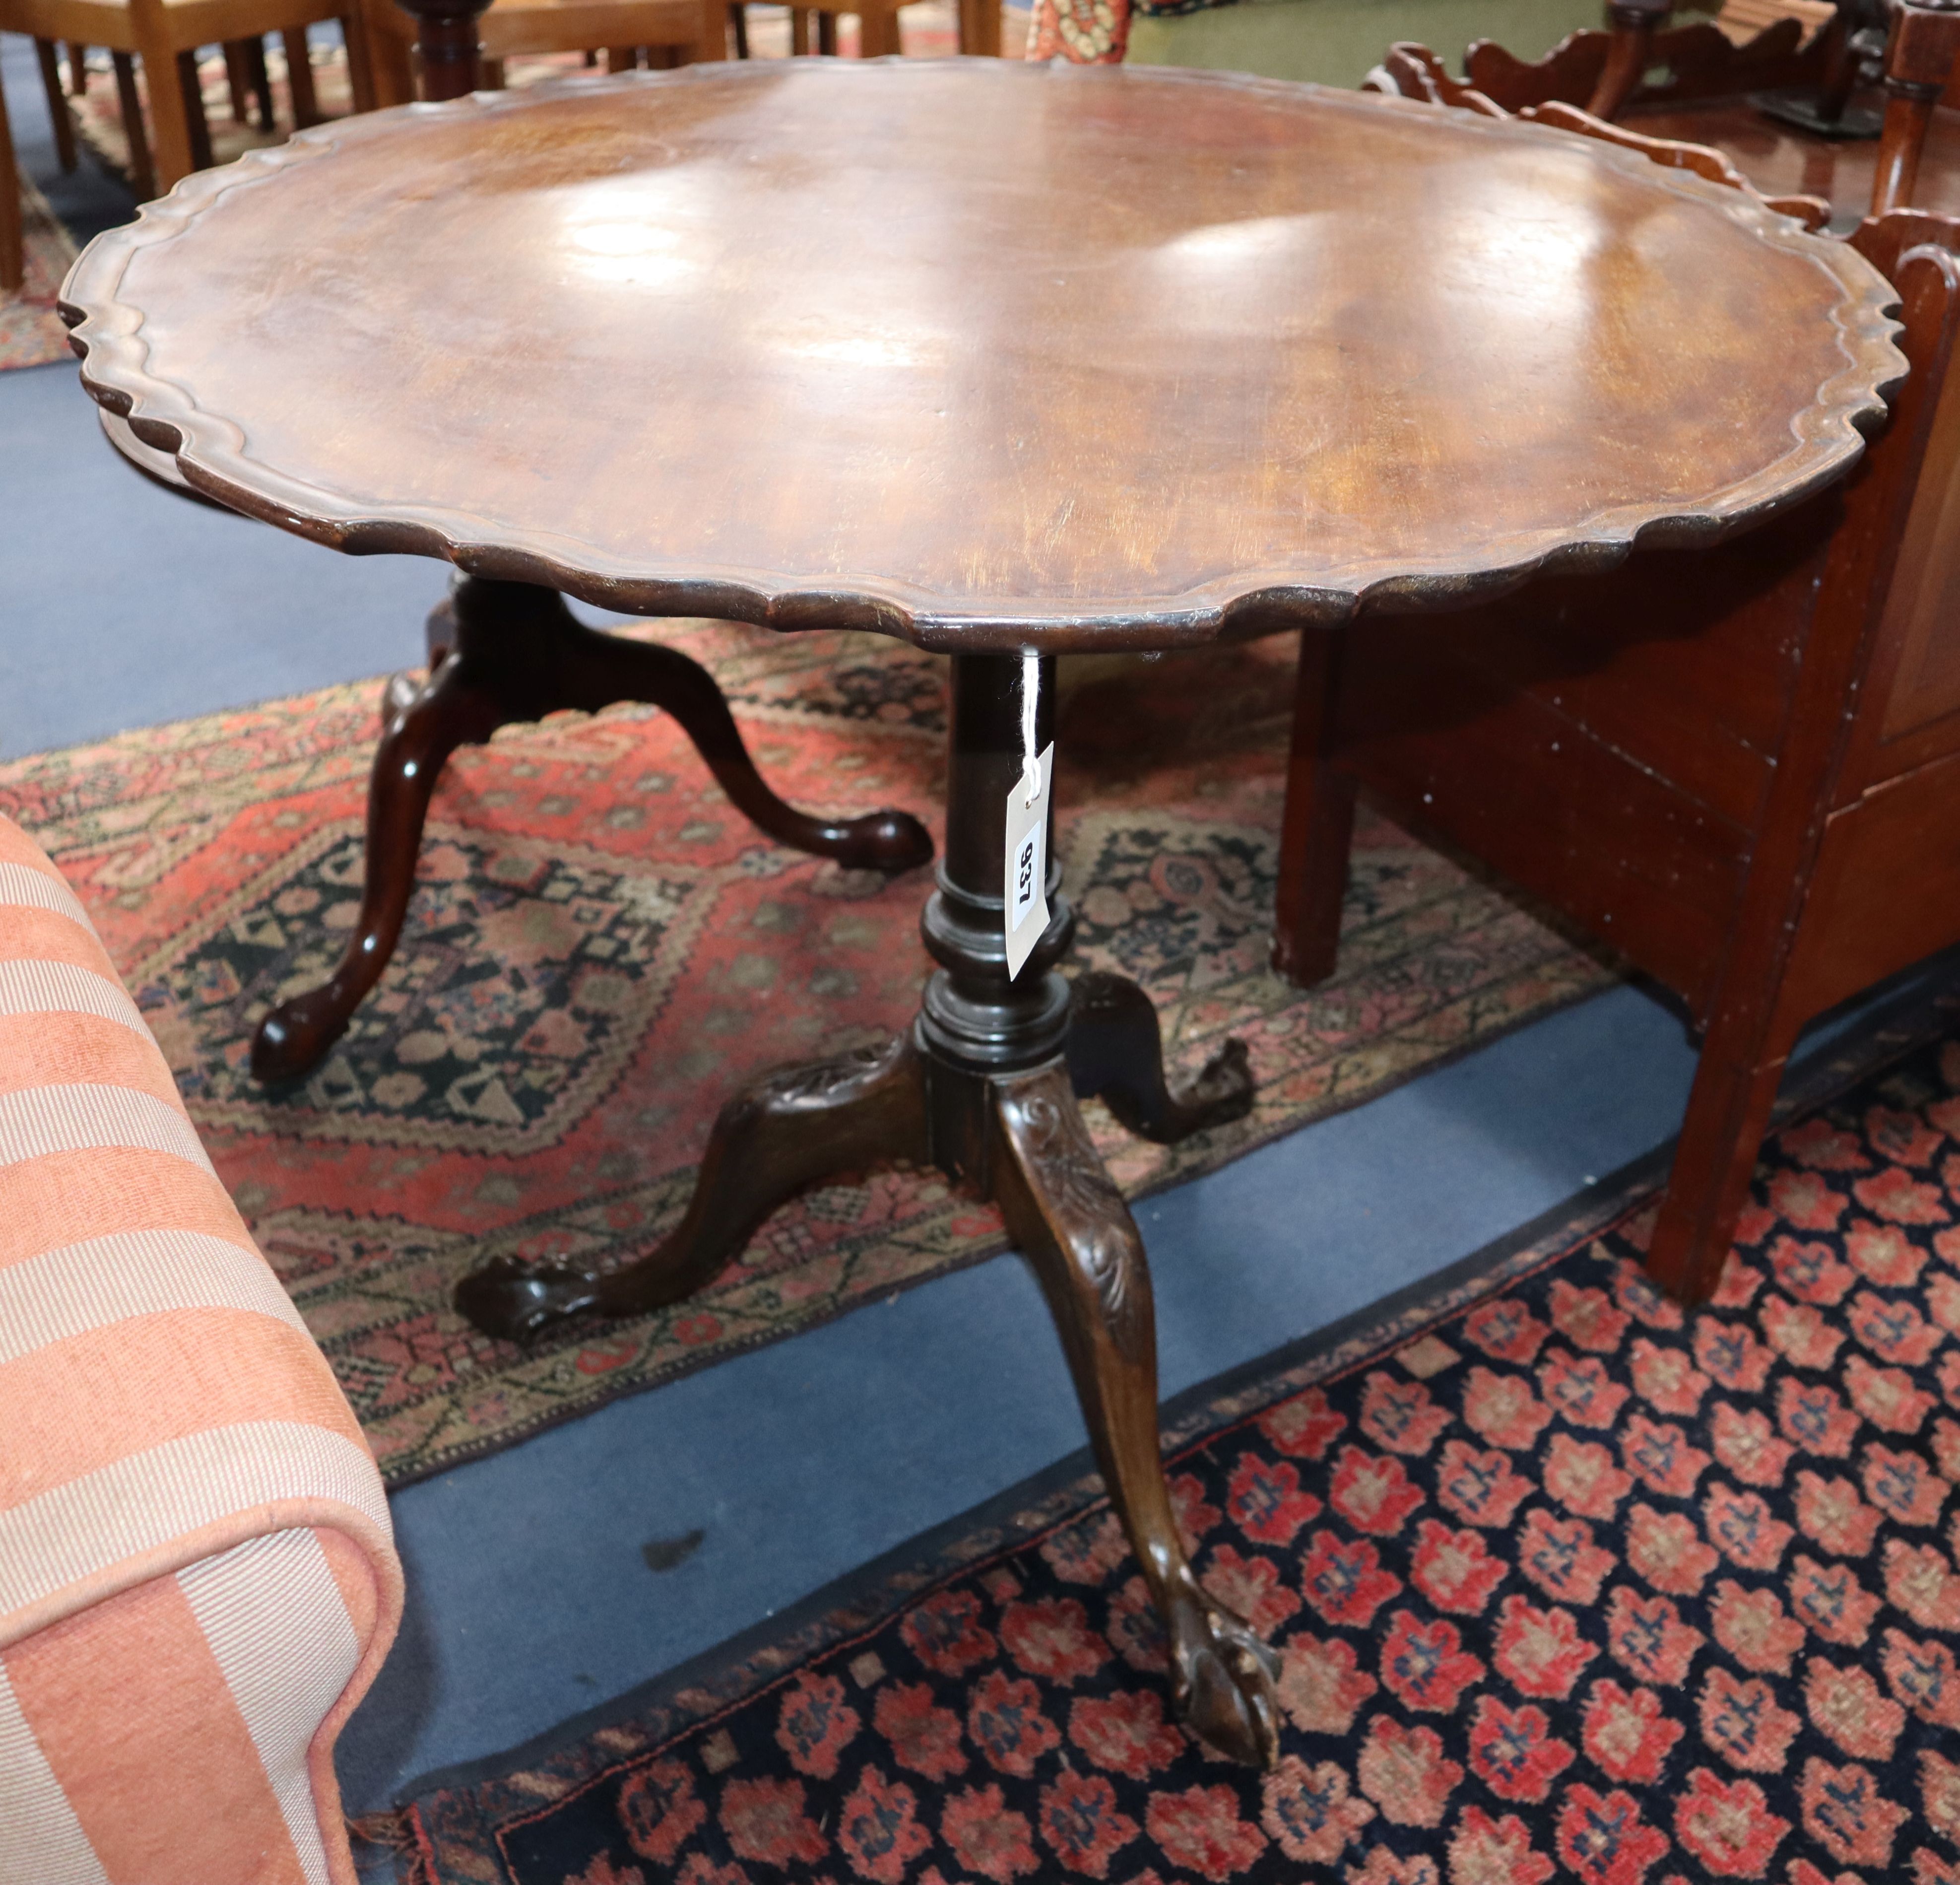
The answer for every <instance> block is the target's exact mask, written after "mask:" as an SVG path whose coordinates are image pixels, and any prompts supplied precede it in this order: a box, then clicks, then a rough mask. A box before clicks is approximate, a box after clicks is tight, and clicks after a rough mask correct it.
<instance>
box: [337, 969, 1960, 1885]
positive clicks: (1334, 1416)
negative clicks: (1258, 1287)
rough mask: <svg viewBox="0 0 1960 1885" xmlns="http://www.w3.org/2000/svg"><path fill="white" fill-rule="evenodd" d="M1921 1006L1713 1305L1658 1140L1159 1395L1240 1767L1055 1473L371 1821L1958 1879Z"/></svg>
mask: <svg viewBox="0 0 1960 1885" xmlns="http://www.w3.org/2000/svg"><path fill="white" fill-rule="evenodd" d="M1928 1024H1929V1017H1927V1016H1925V1015H1924V1014H1921V1015H1920V1017H1918V1021H1917V1026H1914V1027H1904V1028H1901V1029H1898V1030H1895V1031H1894V1032H1893V1033H1892V1034H1891V1035H1890V1036H1889V1037H1888V1040H1887V1042H1886V1043H1885V1052H1887V1053H1888V1055H1889V1056H1890V1058H1889V1059H1888V1061H1887V1062H1885V1064H1883V1065H1882V1067H1881V1068H1880V1069H1879V1071H1876V1072H1874V1071H1873V1070H1872V1067H1871V1062H1870V1060H1869V1058H1867V1059H1866V1061H1865V1062H1864V1072H1863V1075H1862V1077H1860V1078H1854V1079H1853V1081H1852V1082H1851V1084H1849V1085H1848V1087H1847V1085H1846V1084H1844V1073H1845V1068H1844V1065H1842V1064H1840V1065H1838V1066H1837V1067H1834V1068H1827V1069H1825V1070H1823V1072H1824V1078H1825V1079H1826V1080H1828V1082H1829V1083H1831V1084H1834V1086H1835V1091H1834V1094H1832V1095H1831V1097H1828V1099H1826V1100H1825V1101H1824V1103H1822V1104H1821V1105H1816V1106H1814V1107H1813V1108H1812V1110H1808V1111H1807V1112H1806V1111H1799V1115H1798V1116H1797V1118H1796V1120H1795V1122H1793V1123H1791V1124H1790V1125H1788V1126H1786V1127H1785V1128H1784V1129H1783V1130H1782V1131H1781V1132H1780V1134H1779V1135H1778V1136H1777V1137H1776V1138H1774V1140H1773V1141H1772V1142H1771V1144H1770V1145H1768V1147H1767V1148H1766V1150H1765V1154H1764V1159H1763V1161H1762V1164H1761V1167H1760V1168H1759V1170H1758V1173H1757V1181H1756V1187H1755V1195H1754V1198H1753V1201H1752V1205H1751V1208H1749V1210H1748V1213H1747V1215H1746V1216H1745V1219H1744V1221H1743V1223H1742V1229H1741V1234H1740V1237H1739V1242H1738V1243H1737V1246H1736V1250H1735V1252H1734V1253H1733V1256H1732V1258H1731V1259H1730V1263H1729V1267H1728V1269H1727V1272H1726V1275H1725V1277H1724V1278H1723V1283H1722V1286H1721V1288H1720V1291H1719V1293H1718V1294H1717V1298H1716V1299H1715V1301H1714V1302H1713V1304H1712V1305H1710V1307H1707V1308H1706V1309H1704V1310H1701V1311H1698V1312H1697V1313H1693V1314H1684V1313H1683V1312H1682V1310H1681V1309H1680V1308H1679V1307H1677V1306H1676V1305H1675V1304H1672V1303H1671V1302H1669V1301H1667V1300H1666V1299H1665V1298H1663V1297H1661V1296H1659V1294H1656V1291H1654V1290H1653V1288H1651V1287H1650V1285H1648V1283H1647V1282H1646V1280H1645V1278H1644V1275H1643V1272H1642V1271H1641V1269H1640V1263H1639V1257H1640V1251H1641V1250H1642V1248H1643V1244H1644V1243H1645V1240H1646V1238H1647V1234H1648V1231H1649V1227H1650V1221H1651V1217H1652V1200H1653V1187H1654V1185H1655V1183H1656V1181H1657V1180H1658V1178H1659V1175H1660V1167H1659V1166H1658V1165H1656V1164H1653V1163H1649V1164H1647V1166H1646V1167H1644V1168H1643V1169H1642V1170H1637V1171H1634V1172H1631V1173H1624V1174H1621V1175H1619V1176H1618V1177H1616V1178H1615V1179H1612V1180H1608V1181H1606V1182H1605V1184H1603V1185H1602V1186H1597V1187H1595V1188H1594V1189H1593V1192H1590V1193H1588V1194H1584V1195H1583V1196H1582V1197H1581V1199H1579V1200H1576V1201H1574V1202H1573V1205H1570V1206H1568V1207H1567V1208H1566V1210H1565V1211H1564V1213H1562V1214H1561V1217H1562V1220H1563V1221H1556V1220H1554V1221H1548V1222H1547V1223H1544V1224H1540V1225H1538V1226H1537V1227H1533V1228H1532V1229H1529V1230H1528V1231H1526V1232H1524V1233H1522V1234H1520V1235H1519V1237H1517V1238H1516V1239H1514V1240H1512V1241H1511V1242H1510V1243H1509V1244H1507V1245H1506V1246H1503V1247H1499V1248H1497V1249H1495V1250H1492V1251H1490V1252H1487V1253H1483V1254H1482V1255H1481V1256H1480V1257H1478V1258H1475V1259H1468V1260H1467V1261H1466V1263H1465V1264H1463V1265H1459V1266H1457V1268H1456V1270H1455V1271H1453V1272H1448V1273H1446V1274H1445V1275H1443V1277H1441V1278H1438V1279H1437V1282H1436V1283H1435V1284H1433V1285H1430V1287H1429V1288H1428V1290H1427V1292H1426V1293H1425V1294H1421V1295H1418V1296H1417V1297H1415V1298H1414V1299H1405V1300H1404V1301H1401V1302H1399V1303H1396V1304H1390V1305H1388V1306H1386V1307H1385V1308H1383V1309H1381V1310H1376V1311H1373V1312H1370V1320H1368V1321H1367V1323H1364V1324H1363V1325H1362V1326H1348V1327H1346V1328H1344V1329H1337V1330H1335V1331H1332V1332H1329V1333H1328V1334H1326V1335H1325V1336H1322V1337H1320V1338H1317V1339H1313V1341H1311V1342H1309V1343H1308V1344H1306V1345H1301V1346H1300V1347H1297V1348H1295V1349H1293V1350H1292V1351H1290V1352H1283V1353H1281V1355H1278V1356H1277V1357H1274V1358H1269V1359H1268V1361H1266V1362H1264V1363H1259V1364H1254V1366H1253V1368H1252V1369H1251V1370H1249V1371H1242V1373H1241V1374H1240V1375H1239V1377H1237V1378H1236V1379H1235V1380H1232V1381H1230V1382H1229V1383H1227V1384H1223V1385H1222V1386H1221V1385H1218V1384H1214V1386H1213V1387H1210V1388H1208V1389H1203V1390H1198V1392H1197V1393H1196V1394H1195V1396H1187V1397H1185V1399H1184V1400H1182V1401H1181V1402H1180V1403H1177V1404H1176V1405H1174V1406H1173V1407H1172V1408H1171V1409H1169V1410H1168V1412H1167V1416H1166V1443H1167V1444H1166V1454H1167V1459H1168V1462H1169V1471H1170V1475H1171V1484H1172V1487H1173V1492H1174V1494H1175V1495H1176V1501H1177V1504H1178V1507H1179V1514H1180V1519H1181V1522H1182V1527H1183V1530H1184V1531H1185V1535H1186V1540H1187V1543H1188V1546H1189V1547H1190V1549H1191V1550H1192V1555H1193V1560H1194V1562H1195V1565H1196V1567H1197V1568H1198V1573H1199V1575H1200V1576H1201V1578H1202V1579H1203V1581H1204V1583H1205V1584H1206V1586H1207V1587H1208V1588H1209V1589H1211V1590H1212V1591H1213V1592H1214V1593H1215V1594H1217V1597H1219V1598H1220V1600H1222V1601H1223V1602H1226V1603H1230V1604H1232V1605H1233V1606H1235V1607H1236V1608H1237V1609H1238V1610H1240V1611H1241V1612H1242V1613H1244V1614H1245V1615H1246V1616H1249V1617H1250V1618H1252V1619H1254V1620H1255V1622H1256V1623H1257V1625H1258V1627H1259V1628H1260V1629H1262V1631H1264V1632H1265V1633H1266V1634H1267V1635H1268V1638H1270V1640H1271V1642H1272V1643H1273V1645H1274V1647H1275V1648H1276V1649H1277V1650H1278V1651H1279V1653H1280V1655H1281V1658H1282V1661H1283V1669H1284V1673H1283V1675H1282V1676H1281V1682H1280V1691H1279V1692H1280V1699H1281V1704H1282V1705H1283V1708H1284V1727H1283V1731H1282V1736H1281V1756H1280V1759H1279V1761H1278V1765H1277V1766H1276V1767H1275V1768H1274V1769H1273V1771H1271V1772H1269V1773H1267V1774H1264V1775H1261V1774H1258V1773H1254V1772H1249V1771H1248V1770H1246V1769H1241V1768H1238V1767H1235V1766H1231V1765H1230V1764H1228V1763H1227V1762H1224V1761H1223V1760H1221V1759H1217V1757H1215V1756H1209V1755H1208V1754H1207V1753H1205V1752H1204V1750H1202V1749H1201V1747H1199V1746H1198V1745H1196V1744H1195V1743H1193V1742H1192V1740H1190V1739H1189V1738H1188V1737H1187V1736H1186V1735H1185V1734H1184V1733H1183V1731H1182V1730H1181V1729H1180V1728H1179V1727H1178V1726H1177V1725H1176V1724H1175V1722H1174V1721H1170V1720H1169V1719H1167V1718H1166V1691H1165V1662H1164V1654H1163V1644H1162V1641H1161V1638H1160V1634H1159V1632H1158V1629H1157V1625H1156V1622H1155V1619H1154V1616H1153V1613H1152V1611H1151V1610H1150V1607H1149V1605H1148V1603H1147V1601H1146V1600H1145V1597H1144V1587H1143V1584H1142V1582H1141V1579H1140V1578H1138V1575H1137V1572H1136V1568H1135V1565H1134V1560H1133V1559H1131V1555H1130V1554H1129V1552H1128V1549H1127V1547H1126V1546H1125V1543H1124V1541H1123V1540H1122V1536H1121V1534H1120V1533H1119V1530H1118V1526H1117V1524H1116V1521H1115V1518H1114V1517H1113V1516H1112V1514H1111V1513H1110V1512H1109V1510H1108V1508H1107V1506H1106V1503H1104V1502H1103V1500H1102V1499H1101V1498H1100V1496H1099V1495H1100V1490H1101V1488H1100V1482H1099V1481H1098V1480H1096V1479H1095V1478H1094V1477H1093V1473H1090V1471H1089V1469H1088V1467H1087V1460H1086V1456H1078V1457H1077V1460H1074V1461H1073V1462H1069V1463H1064V1467H1063V1469H1061V1472H1060V1473H1058V1475H1055V1476H1048V1478H1047V1479H1045V1480H1043V1481H1040V1482H1033V1483H1032V1484H1031V1485H1029V1486H1026V1487H1023V1488H1021V1489H1019V1490H1018V1491H1017V1492H1015V1493H1013V1494H1010V1495H1007V1498H1005V1499H1004V1500H1003V1501H997V1502H995V1503H994V1504H992V1505H991V1506H989V1507H988V1508H985V1509H983V1511H982V1512H980V1513H979V1514H972V1515H969V1517H968V1518H966V1519H965V1520H959V1521H956V1523H955V1524H953V1526H951V1527H947V1528H946V1529H945V1530H943V1531H942V1532H941V1533H939V1534H937V1535H936V1536H935V1537H934V1539H933V1540H931V1541H928V1542H927V1543H924V1544H923V1545H921V1546H917V1547H914V1548H912V1549H911V1550H909V1551H907V1552H901V1553H899V1554H895V1555H894V1558H893V1559H891V1560H887V1561H886V1562H884V1563H883V1564H881V1565H878V1566H874V1567H871V1568H869V1569H868V1570H867V1571H865V1572H864V1573H861V1574H860V1575H859V1576H858V1578H855V1579H854V1580H852V1581H851V1582H850V1584H848V1585H847V1586H846V1587H839V1588H834V1589H832V1590H830V1591H827V1592H825V1593H823V1594H819V1597H817V1598H816V1599H813V1600H812V1601H811V1602H810V1603H809V1604H808V1605H806V1606H803V1607H802V1608H801V1609H800V1610H799V1611H798V1612H797V1613H795V1614H794V1615H793V1616H788V1617H785V1618H781V1619H777V1620H775V1621H774V1622H771V1623H768V1624H767V1625H764V1626H763V1628H762V1631H761V1632H757V1633H756V1634H755V1635H752V1636H751V1637H750V1638H749V1639H747V1640H746V1641H743V1642H740V1643H738V1644H737V1645H733V1646H731V1647H730V1648H728V1649H726V1650H724V1651H721V1652H718V1654H714V1655H711V1656H710V1657H704V1658H702V1659H701V1660H700V1661H698V1662H697V1663H696V1664H694V1665H692V1666H691V1667H689V1668H688V1669H686V1670H681V1671H679V1672H677V1673H676V1674H674V1675H673V1676H669V1677H667V1678H663V1679H662V1680H660V1681H659V1682H658V1683H655V1684H654V1685H651V1686H649V1687H648V1689H644V1690H643V1691H641V1692H639V1693H638V1694H637V1695H635V1696H629V1697H628V1698H626V1699H625V1701H624V1702H622V1703H618V1704H615V1705H613V1707H612V1708H609V1709H608V1710H607V1711H604V1712H603V1714H602V1715H600V1716H598V1717H597V1718H590V1719H588V1720H587V1721H585V1722H584V1723H582V1724H577V1725H576V1726H575V1727H574V1728H572V1729H571V1731H569V1732H567V1731H561V1732H560V1733H559V1734H558V1735H556V1736H555V1737H546V1738H545V1740H543V1742H541V1743H536V1744H534V1745H533V1746H531V1747H529V1748H527V1749H524V1750H519V1751H518V1752H517V1753H516V1754H514V1755H513V1756H506V1757H504V1758H503V1759H501V1760H498V1761H495V1762H485V1763H482V1764H480V1766H479V1769H477V1770H476V1771H475V1772H460V1773H457V1774H454V1775H450V1776H447V1777H438V1778H434V1779H432V1780H431V1781H430V1782H425V1783H424V1784H422V1785H421V1786H420V1787H418V1788H415V1789H414V1790H412V1795H411V1799H412V1804H410V1805H409V1806H408V1807H406V1809H405V1810H404V1811H403V1813H402V1815H401V1816H400V1817H399V1819H397V1818H396V1817H393V1816H390V1817H388V1819H387V1821H386V1822H385V1823H383V1824H382V1825H380V1826H377V1825H375V1824H374V1823H370V1824H369V1826H368V1831H370V1832H373V1833H377V1834H378V1835H380V1836H396V1837H398V1838H399V1845H400V1846H401V1848H403V1849H406V1851H408V1852H412V1854H413V1855H414V1864H415V1867H417V1868H418V1870H416V1871H415V1873H414V1874H413V1875H414V1876H415V1877H416V1878H418V1880H420V1881H421V1885H438V1882H444V1885H446V1882H449V1881H461V1880H470V1881H479V1880H501V1881H508V1885H654V1881H655V1880H661V1881H667V1880H672V1881H674V1882H675V1885H745V1881H756V1882H758V1885H759V1881H762V1880H781V1879H783V1878H785V1877H788V1878H794V1879H810V1880H819V1879H821V1880H828V1881H832V1885H842V1882H843V1881H846V1880H869V1881H875V1882H876V1885H907V1882H909V1885H953V1881H955V1880H969V1881H970V1880H983V1879H984V1880H990V1881H994V1885H1011V1881H1013V1880H1020V1879H1030V1880H1032V1879H1041V1880H1064V1879H1068V1880H1076V1879H1091V1880H1111V1881H1115V1882H1116V1885H1173V1882H1174V1881H1191V1880H1208V1881H1221V1882H1222V1881H1228V1880H1233V1881H1244V1885H1259V1882H1261V1881H1268V1880H1272V1881H1281V1880H1284V1881H1293V1880H1300V1879H1303V1878H1315V1879H1325V1880H1338V1881H1341V1882H1342V1885H1545V1882H1546V1881H1549V1880H1578V1881H1580V1885H1689V1881H1701V1880H1709V1879H1737V1880H1769V1881H1774V1885H1857V1881H1859V1880H1866V1879H1871V1880H1877V1879H1881V1878H1882V1879H1888V1880H1911V1881H1913V1885H1954V1881H1955V1880H1960V1734H1956V1733H1955V1731H1956V1730H1957V1729H1960V1667H1957V1666H1956V1663H1955V1655H1956V1653H1960V1571H1956V1570H1955V1555H1956V1553H1960V1499H1956V1498H1955V1496H1954V1482H1955V1480H1956V1479H1960V1418H1956V1417H1955V1415H1956V1411H1960V1340H1956V1338H1960V1202H1956V1201H1960V1004H1955V1003H1952V1002H1949V1003H1948V1004H1947V1005H1946V1009H1945V1012H1944V1014H1943V1017H1939V1019H1938V1020H1936V1021H1932V1022H1931V1024H1932V1025H1934V1026H1936V1027H1938V1028H1939V1034H1938V1035H1936V1036H1935V1037H1934V1038H1933V1039H1932V1040H1930V1041H1928V1040H1927V1038H1926V1036H1925V1034H1924V1033H1923V1029H1924V1027H1926V1026H1927V1025H1928ZM1914 1036H1917V1039H1918V1040H1919V1043H1920V1044H1919V1045H1917V1046H1910V1047H1908V1046H1904V1045H1903V1043H1904V1042H1905V1041H1908V1040H1911V1039H1913V1038H1914ZM1942 1036H1943V1037H1942ZM1870 1048H1871V1043H1870V1042H1869V1040H1867V1042H1866V1045H1865V1050H1864V1051H1865V1052H1866V1054H1867V1055H1869V1052H1870ZM1813 1084H1815V1082H1813Z"/></svg>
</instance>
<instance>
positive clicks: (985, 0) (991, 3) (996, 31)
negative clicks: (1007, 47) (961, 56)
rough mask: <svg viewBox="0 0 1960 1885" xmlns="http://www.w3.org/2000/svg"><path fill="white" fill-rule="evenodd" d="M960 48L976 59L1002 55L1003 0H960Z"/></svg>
mask: <svg viewBox="0 0 1960 1885" xmlns="http://www.w3.org/2000/svg"><path fill="white" fill-rule="evenodd" d="M959 49H960V50H961V51H962V52H963V53H969V54H971V55H972V56H973V57H975V58H976V59H998V58H999V57H1000V56H1001V0H959Z"/></svg>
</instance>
